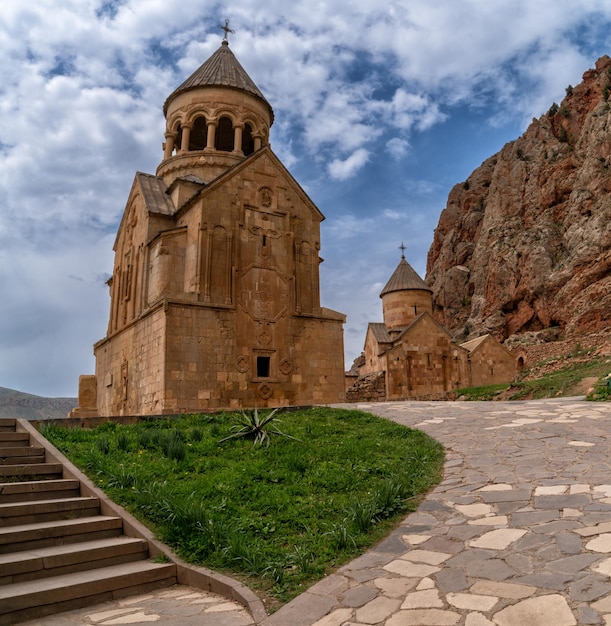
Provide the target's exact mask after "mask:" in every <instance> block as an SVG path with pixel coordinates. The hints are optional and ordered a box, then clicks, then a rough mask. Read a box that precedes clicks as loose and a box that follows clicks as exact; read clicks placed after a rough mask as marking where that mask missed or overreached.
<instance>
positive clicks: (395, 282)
mask: <svg viewBox="0 0 611 626" xmlns="http://www.w3.org/2000/svg"><path fill="white" fill-rule="evenodd" d="M432 294H433V290H432V289H431V288H430V287H429V286H428V285H427V284H426V283H425V282H424V281H423V280H422V278H420V276H418V274H417V273H416V271H415V270H414V268H413V267H412V266H411V265H410V264H409V263H408V262H407V261H406V260H405V256H403V255H402V256H401V261H399V265H397V268H396V269H395V271H394V272H393V274H392V276H391V277H390V278H389V280H388V282H387V283H386V285H385V287H384V289H382V291H381V293H380V298H382V311H383V315H384V325H385V326H386V328H387V330H389V331H392V330H398V329H402V328H406V327H407V326H409V325H410V324H411V323H412V322H413V321H414V320H415V319H416V318H417V317H418V316H419V315H421V314H422V313H424V312H428V313H430V314H432V313H433V295H432Z"/></svg>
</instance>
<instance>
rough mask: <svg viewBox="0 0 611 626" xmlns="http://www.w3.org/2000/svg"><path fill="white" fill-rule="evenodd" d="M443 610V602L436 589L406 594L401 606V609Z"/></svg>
mask: <svg viewBox="0 0 611 626" xmlns="http://www.w3.org/2000/svg"><path fill="white" fill-rule="evenodd" d="M428 608H443V601H442V600H441V598H440V597H439V592H438V591H437V590H436V589H426V590H424V591H414V592H412V593H408V594H407V595H406V596H405V599H404V600H403V604H401V609H428Z"/></svg>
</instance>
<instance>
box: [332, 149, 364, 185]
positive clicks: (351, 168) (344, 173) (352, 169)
mask: <svg viewBox="0 0 611 626" xmlns="http://www.w3.org/2000/svg"><path fill="white" fill-rule="evenodd" d="M368 160H369V152H367V150H365V149H364V148H359V149H358V150H355V151H354V152H353V153H352V154H351V155H350V156H349V157H348V158H347V159H345V160H343V161H342V160H341V159H333V161H331V163H329V174H330V175H331V178H334V179H335V180H346V179H347V178H350V177H351V176H354V175H355V174H356V173H357V172H358V171H359V170H360V169H361V168H362V167H363V166H364V165H365V163H367V161H368Z"/></svg>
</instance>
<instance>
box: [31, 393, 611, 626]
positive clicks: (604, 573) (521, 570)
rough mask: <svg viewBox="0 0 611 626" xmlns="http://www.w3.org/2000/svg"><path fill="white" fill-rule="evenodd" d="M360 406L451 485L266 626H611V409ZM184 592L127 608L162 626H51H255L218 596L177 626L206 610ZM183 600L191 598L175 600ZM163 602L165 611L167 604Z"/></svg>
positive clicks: (578, 404) (530, 404)
mask: <svg viewBox="0 0 611 626" xmlns="http://www.w3.org/2000/svg"><path fill="white" fill-rule="evenodd" d="M349 406H351V407H352V408H355V405H349ZM357 407H358V408H360V409H363V410H366V411H370V412H372V413H375V414H377V415H381V416H384V417H387V418H389V419H392V420H394V421H396V422H399V423H401V424H405V425H407V426H414V427H417V428H420V429H422V430H424V431H426V432H427V433H429V434H430V435H432V436H433V437H435V438H436V439H437V440H439V441H440V442H442V443H443V444H444V446H445V447H446V465H445V474H444V479H443V481H442V482H441V483H440V484H439V485H438V486H437V487H436V488H435V489H434V490H433V491H432V492H431V493H430V494H429V495H428V496H427V498H426V500H425V501H424V502H423V503H422V504H421V506H420V507H419V509H418V511H416V512H415V513H413V514H411V515H409V516H408V517H407V518H406V519H405V520H404V522H403V523H402V525H401V526H400V527H399V528H397V529H396V530H395V531H394V532H393V533H392V535H391V536H389V537H388V538H387V539H386V540H384V541H383V542H381V543H380V544H379V545H377V546H376V547H375V548H374V549H372V550H370V551H369V552H367V553H366V554H365V555H363V556H362V557H360V558H358V559H356V560H354V561H352V562H350V563H348V564H347V565H345V566H344V567H342V568H340V569H339V570H338V571H337V572H336V573H335V574H333V575H332V576H329V577H328V578H326V579H324V580H323V581H321V582H319V583H318V584H316V585H314V586H313V587H312V588H311V589H309V590H308V591H307V592H306V593H304V594H302V595H301V596H299V597H298V598H296V599H295V600H293V601H292V602H291V603H289V604H287V605H286V606H284V607H283V608H282V609H280V610H279V611H278V612H277V613H275V614H274V615H272V616H270V617H269V618H267V619H266V620H265V621H264V622H263V625H264V626H366V625H368V626H373V625H375V626H407V625H408V624H414V625H417V626H428V625H431V626H435V625H439V626H444V625H454V624H456V625H464V626H572V625H577V624H579V625H581V624H604V625H607V624H608V625H611V458H610V456H609V442H611V404H610V403H606V404H603V403H589V402H583V401H580V400H579V399H574V398H573V399H567V398H563V399H556V400H542V401H527V402H512V403H485V402H481V403H473V402H453V403H440V402H386V403H379V404H359V405H357ZM184 589H185V588H180V587H177V588H175V589H174V590H164V591H161V592H156V593H155V594H152V596H153V599H152V600H151V599H149V600H145V599H142V600H138V599H134V598H132V599H128V600H125V601H122V603H124V604H123V606H127V604H126V603H128V602H133V604H130V605H129V606H136V605H137V606H138V607H141V608H139V610H142V615H147V616H149V617H150V618H151V619H148V617H147V619H142V620H141V621H112V619H113V618H112V617H109V618H107V619H105V620H104V619H98V621H95V619H96V618H95V617H94V616H95V615H96V614H98V615H99V614H100V613H101V612H102V610H107V609H105V608H104V607H95V610H94V609H91V608H89V609H88V610H86V611H85V610H82V611H80V612H79V613H80V614H81V615H83V616H86V617H87V620H89V621H85V620H83V621H81V622H78V621H77V622H75V621H72V622H68V621H65V622H60V621H50V618H47V621H43V622H39V623H41V624H42V623H44V624H45V625H52V626H68V625H72V624H74V623H81V624H100V625H104V626H106V625H107V624H126V623H131V624H144V623H148V622H151V621H157V623H160V624H170V623H181V624H196V623H197V624H202V625H204V626H216V625H219V626H225V625H227V626H243V625H244V626H250V625H251V624H253V623H254V622H253V621H252V620H250V618H249V616H248V615H247V614H246V613H245V612H244V611H243V610H241V609H239V608H238V607H236V606H235V605H234V606H233V607H232V608H231V609H230V608H229V607H228V603H226V601H223V600H222V599H220V598H214V597H210V601H208V600H203V602H205V603H206V608H205V609H204V612H203V615H202V613H200V614H199V618H198V619H199V621H186V620H185V619H184V618H183V617H180V618H177V617H176V616H177V615H181V616H182V615H185V613H182V612H179V611H193V606H194V605H193V602H189V595H188V594H186V596H187V597H186V598H185V597H181V595H180V594H181V593H183V592H184ZM190 591H191V592H194V591H193V590H190ZM170 593H176V594H177V595H176V596H175V597H174V598H171V597H170V596H167V595H166V596H164V594H170ZM194 593H199V594H202V593H203V592H194ZM157 598H159V599H160V600H161V601H163V602H165V604H163V602H161V603H159V602H158V603H157V604H155V602H157V600H156V599H157ZM195 602H199V600H196V601H195ZM114 604H117V603H114ZM119 604H120V603H119ZM200 607H201V604H200ZM216 607H219V608H216ZM222 607H224V608H222ZM113 608H114V607H112V608H110V607H109V609H108V610H113ZM215 611H216V614H215ZM74 613H76V612H73V613H68V614H65V616H66V617H70V616H73V615H74ZM170 614H171V615H172V616H173V617H170V618H168V617H167V616H168V615H170ZM191 614H192V613H189V615H191ZM221 615H222V617H221ZM134 616H135V612H134ZM119 617H120V618H121V619H126V617H127V616H126V615H123V616H119ZM153 617H154V618H155V619H153ZM54 619H60V617H58V618H54ZM171 619H174V620H176V619H180V621H179V622H178V621H174V622H172V621H170V620H171ZM219 619H225V621H219ZM215 620H216V621H215ZM33 624H34V622H32V625H33Z"/></svg>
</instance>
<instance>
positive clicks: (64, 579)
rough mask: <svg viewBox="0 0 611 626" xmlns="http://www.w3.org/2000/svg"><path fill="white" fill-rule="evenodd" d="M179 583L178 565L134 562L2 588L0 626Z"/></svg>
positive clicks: (0, 590)
mask: <svg viewBox="0 0 611 626" xmlns="http://www.w3.org/2000/svg"><path fill="white" fill-rule="evenodd" d="M175 583H176V566H175V565H174V564H164V563H152V562H151V561H134V562H132V563H124V564H122V565H113V566H110V567H104V568H100V569H94V570H90V571H86V572H77V573H74V574H65V575H63V576H53V577H52V578H43V579H41V580H34V581H29V582H24V583H19V584H15V585H4V586H2V587H0V626H5V625H10V624H16V623H18V622H22V621H25V620H28V619H34V618H39V617H42V616H45V615H52V614H53V613H59V612H61V611H66V610H70V609H74V608H78V607H82V606H86V605H88V604H94V603H95V604H98V603H102V602H106V601H108V600H111V599H115V598H120V597H124V596H128V595H131V594H134V593H145V592H147V591H150V590H151V589H156V588H159V587H165V586H169V585H173V584H175Z"/></svg>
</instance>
